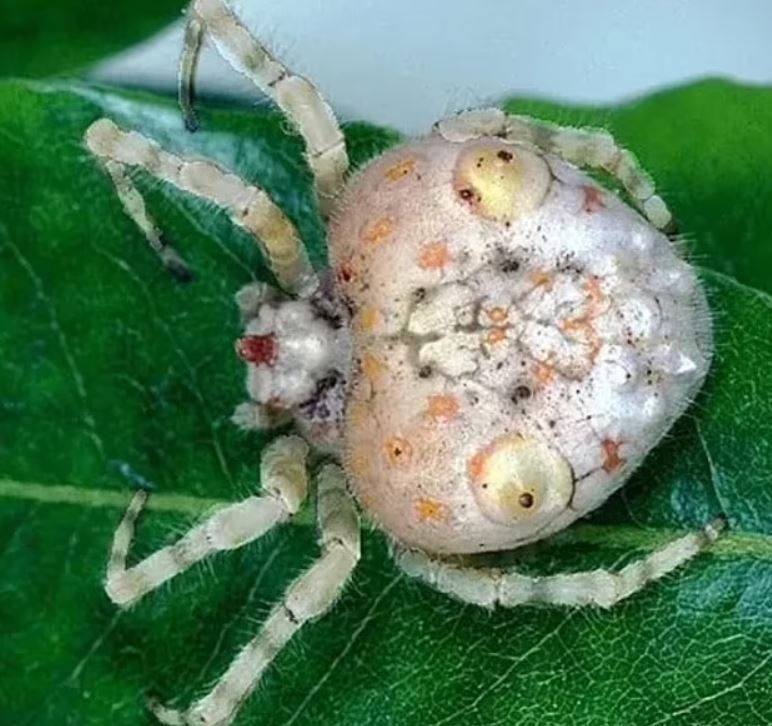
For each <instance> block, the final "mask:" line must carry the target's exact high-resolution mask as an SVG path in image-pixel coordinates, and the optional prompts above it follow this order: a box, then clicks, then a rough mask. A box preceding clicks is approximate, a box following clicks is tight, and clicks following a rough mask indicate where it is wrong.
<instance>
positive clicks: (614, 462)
mask: <svg viewBox="0 0 772 726" xmlns="http://www.w3.org/2000/svg"><path fill="white" fill-rule="evenodd" d="M621 446H622V442H621V441H614V440H612V439H603V441H602V442H601V448H602V449H603V471H605V472H606V473H607V474H612V473H613V472H615V471H617V470H619V469H621V468H622V466H623V465H624V463H625V459H623V458H622V457H621V456H620V455H619V448H620V447H621Z"/></svg>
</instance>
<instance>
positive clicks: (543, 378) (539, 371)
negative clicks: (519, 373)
mask: <svg viewBox="0 0 772 726" xmlns="http://www.w3.org/2000/svg"><path fill="white" fill-rule="evenodd" d="M533 375H534V377H535V378H536V382H537V383H538V384H539V385H541V386H548V385H549V384H550V383H552V381H554V380H555V368H554V367H553V366H551V365H550V364H549V363H545V362H544V361H539V362H538V363H537V364H536V365H535V366H534V367H533Z"/></svg>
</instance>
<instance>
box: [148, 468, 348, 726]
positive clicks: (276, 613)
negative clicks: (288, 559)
mask: <svg viewBox="0 0 772 726" xmlns="http://www.w3.org/2000/svg"><path fill="white" fill-rule="evenodd" d="M317 481H318V506H317V520H318V525H319V532H320V536H319V540H320V544H321V548H322V554H321V557H320V558H319V559H318V560H317V561H316V562H315V563H314V564H313V565H312V566H311V567H310V568H309V569H308V570H306V572H305V573H304V574H303V575H301V576H300V577H299V578H298V579H297V580H295V582H293V583H292V585H290V587H289V589H288V590H287V592H286V594H285V595H284V598H283V599H282V601H281V602H280V603H279V604H277V605H276V606H275V607H274V608H273V610H271V612H270V614H269V615H268V618H267V619H266V621H265V623H264V624H263V627H262V630H261V631H260V633H259V634H258V635H257V636H256V637H255V638H253V639H252V640H251V641H250V642H249V643H247V645H245V646H244V647H243V648H242V650H241V651H240V652H239V654H238V655H237V656H236V658H235V659H234V660H233V662H232V663H231V664H230V666H229V667H228V669H227V670H226V671H225V673H224V674H223V675H222V677H221V678H220V680H219V681H218V682H217V684H216V685H215V686H214V688H213V689H212V690H211V691H210V692H209V693H208V694H207V695H206V696H204V697H203V698H201V699H200V700H199V701H197V702H196V703H195V704H194V705H193V706H191V708H190V709H188V710H187V711H184V712H181V711H177V710H175V709H171V708H168V707H166V706H162V705H160V704H158V703H151V704H150V707H151V709H152V710H153V713H154V714H155V716H156V718H158V720H159V721H161V722H162V723H165V724H195V725H196V726H226V725H227V724H229V723H231V721H232V720H233V718H234V717H235V715H236V712H237V711H238V709H239V707H240V706H241V704H242V703H243V702H244V701H245V700H246V699H247V698H248V697H249V695H250V694H251V693H252V692H253V691H254V689H255V687H256V686H257V684H258V682H259V681H260V678H261V677H262V674H263V673H264V672H265V670H266V668H267V667H268V666H269V665H270V664H271V662H272V661H273V659H274V658H275V657H276V656H277V655H278V653H279V652H280V651H281V649H282V648H283V647H284V646H285V645H286V644H287V642H288V641H289V640H290V638H291V637H292V636H293V635H294V634H295V633H296V632H297V631H298V630H299V629H300V628H301V627H302V626H303V625H304V624H305V623H307V622H308V621H310V620H313V619H315V618H318V617H321V616H322V615H324V614H325V613H326V612H327V611H328V610H329V609H330V608H331V607H332V606H333V604H334V603H335V601H336V600H337V599H338V596H339V595H340V593H341V591H342V589H343V586H344V585H345V583H346V581H347V580H348V578H349V576H350V574H351V572H352V571H353V569H354V567H355V566H356V564H357V562H358V561H359V556H360V533H359V518H358V516H357V513H356V509H355V507H354V503H353V501H352V499H351V497H350V496H349V494H348V492H347V491H346V485H345V478H344V474H343V471H342V470H341V469H340V467H338V466H335V465H327V466H325V467H324V468H323V469H322V470H321V471H320V473H319V476H318V480H317Z"/></svg>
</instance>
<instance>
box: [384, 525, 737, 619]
mask: <svg viewBox="0 0 772 726" xmlns="http://www.w3.org/2000/svg"><path fill="white" fill-rule="evenodd" d="M723 526H724V521H723V520H722V519H718V520H715V521H713V522H711V523H710V524H708V525H707V526H705V527H704V528H703V529H702V530H701V531H699V532H692V533H690V534H687V535H685V536H684V537H681V538H679V539H676V540H674V541H672V542H669V543H668V544H666V545H664V546H663V547H661V548H659V549H657V550H655V551H654V552H652V553H650V554H649V555H647V556H646V557H643V558H642V559H639V560H635V561H634V562H631V563H630V564H629V565H626V566H625V567H623V568H622V569H621V570H619V572H609V571H608V570H590V571H587V572H572V573H568V574H564V575H563V574H561V575H548V576H546V577H528V576H526V575H521V574H519V573H517V572H510V571H501V570H494V569H476V568H473V567H460V566H456V565H452V564H449V563H447V562H443V561H441V560H434V559H432V558H430V557H428V556H426V555H425V554H423V553H420V552H417V551H415V550H408V549H397V550H396V552H395V559H396V562H397V564H398V565H399V566H400V567H401V568H402V569H403V570H404V571H405V572H406V573H407V574H408V575H411V576H413V577H417V578H419V579H421V580H423V581H424V582H426V583H427V584H429V585H431V586H432V587H434V588H435V589H437V590H440V591H441V592H444V593H446V594H448V595H451V596H453V597H455V598H458V599H459V600H462V601H464V602H468V603H473V604H475V605H481V606H483V607H489V608H492V607H496V606H498V607H515V606H517V605H523V604H525V603H548V604H551V605H567V606H571V607H585V606H593V607H601V608H609V607H611V606H612V605H615V604H616V603H618V602H620V601H621V600H624V599H625V598H627V597H629V596H630V595H633V594H634V593H636V592H638V591H639V590H641V589H642V588H643V587H645V586H646V585H647V584H648V583H650V582H653V581H654V580H658V579H660V578H661V577H663V576H665V575H667V574H668V573H670V572H672V571H673V570H674V569H676V568H677V567H680V566H681V565H683V564H684V563H685V562H688V561H689V560H690V559H692V558H693V557H695V556H696V555H698V554H699V553H700V552H702V551H703V550H704V549H705V548H706V547H708V546H709V545H710V544H712V543H713V542H715V541H716V539H717V538H718V536H719V533H720V531H721V529H722V528H723Z"/></svg>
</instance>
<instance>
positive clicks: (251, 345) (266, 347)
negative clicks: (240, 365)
mask: <svg viewBox="0 0 772 726" xmlns="http://www.w3.org/2000/svg"><path fill="white" fill-rule="evenodd" d="M236 353H237V354H238V356H239V358H241V360H243V361H246V362H247V363H253V364H254V365H256V366H259V365H265V366H269V367H272V366H273V365H274V364H275V363H276V358H277V356H278V349H277V345H276V336H275V335H273V333H271V334H269V335H245V336H244V337H243V338H239V339H238V340H237V341H236Z"/></svg>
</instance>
